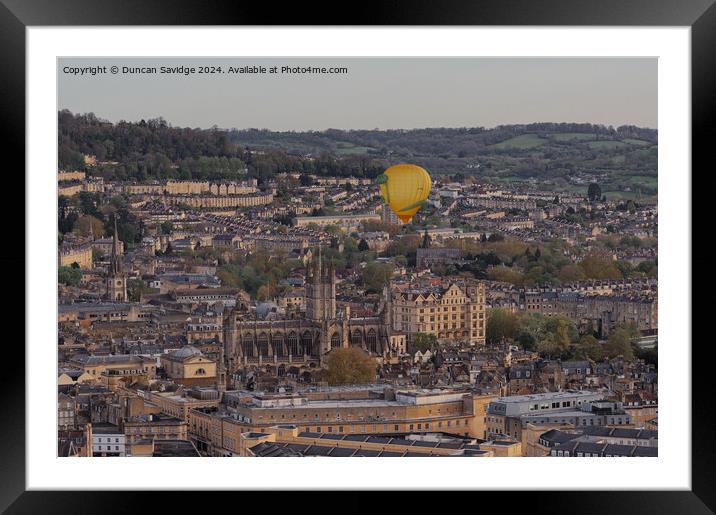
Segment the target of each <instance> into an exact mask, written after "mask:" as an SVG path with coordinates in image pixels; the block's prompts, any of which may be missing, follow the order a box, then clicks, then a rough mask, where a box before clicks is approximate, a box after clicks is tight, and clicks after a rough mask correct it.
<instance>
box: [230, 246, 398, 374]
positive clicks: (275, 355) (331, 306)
mask: <svg viewBox="0 0 716 515" xmlns="http://www.w3.org/2000/svg"><path fill="white" fill-rule="evenodd" d="M304 304H305V306H306V312H305V316H301V315H300V314H299V313H296V312H295V311H293V312H290V313H289V314H287V315H285V316H283V317H279V318H272V319H271V320H258V319H257V318H256V317H255V316H253V315H252V314H251V313H250V312H249V310H248V307H247V306H246V305H245V303H239V304H238V305H237V306H236V307H235V308H234V309H233V310H231V311H227V315H226V317H225V319H224V331H225V333H224V341H225V349H226V358H227V360H228V364H229V365H230V368H233V369H236V368H238V367H239V366H241V365H245V364H248V363H275V364H278V363H283V364H288V363H295V362H296V363H297V362H304V363H309V362H310V363H314V364H319V363H320V361H321V359H322V358H323V357H324V356H325V355H326V354H327V353H328V352H330V351H331V350H332V349H335V348H339V347H351V346H352V347H359V348H362V349H363V350H365V351H366V352H368V353H370V354H371V355H373V356H376V357H379V356H386V355H388V354H397V353H398V352H400V350H401V349H400V348H399V347H400V342H399V341H398V340H399V339H396V338H393V336H396V335H395V334H393V333H394V332H393V331H392V330H391V325H390V322H389V318H388V317H389V316H390V309H389V306H390V302H385V301H384V302H383V303H382V304H381V306H380V308H379V310H378V313H376V315H375V316H367V317H366V316H360V317H354V316H351V312H350V308H348V307H346V308H345V309H343V310H341V311H338V309H337V307H336V306H337V305H336V277H335V270H334V268H333V266H332V265H328V264H326V263H324V262H323V261H322V258H321V253H320V251H319V253H318V256H317V258H316V259H314V260H313V264H312V266H311V268H310V270H309V272H308V277H307V280H306V284H305V298H304ZM403 347H404V345H403Z"/></svg>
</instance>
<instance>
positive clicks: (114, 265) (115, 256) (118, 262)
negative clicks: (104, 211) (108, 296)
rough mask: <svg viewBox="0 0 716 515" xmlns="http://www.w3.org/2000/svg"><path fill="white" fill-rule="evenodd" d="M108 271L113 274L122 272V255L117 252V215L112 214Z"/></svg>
mask: <svg viewBox="0 0 716 515" xmlns="http://www.w3.org/2000/svg"><path fill="white" fill-rule="evenodd" d="M109 267H110V271H111V273H112V274H113V275H119V274H121V273H122V257H121V254H120V252H119V239H118V237H117V215H116V214H115V215H114V235H113V236H112V256H111V259H110V262H109Z"/></svg>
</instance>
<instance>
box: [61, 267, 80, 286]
mask: <svg viewBox="0 0 716 515" xmlns="http://www.w3.org/2000/svg"><path fill="white" fill-rule="evenodd" d="M81 279H82V272H81V271H80V269H79V268H74V267H72V266H61V267H59V268H58V269H57V282H59V283H60V284H64V285H66V286H77V285H78V284H80V280H81Z"/></svg>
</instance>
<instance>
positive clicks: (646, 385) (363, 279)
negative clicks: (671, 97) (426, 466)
mask: <svg viewBox="0 0 716 515" xmlns="http://www.w3.org/2000/svg"><path fill="white" fill-rule="evenodd" d="M656 106H657V60H656V59H652V58H579V59H577V58H549V59H546V58H544V59H538V58H499V59H498V58H494V59H488V58H383V59H380V58H310V59H309V58H286V59H280V58H250V59H249V58H196V57H194V58H186V59H184V58H175V57H173V58H143V59H139V58H137V59H135V58H62V59H59V60H58V113H57V123H58V126H57V131H58V133H57V138H58V156H57V170H56V175H57V179H56V180H57V243H58V248H57V261H58V264H57V266H58V268H57V281H58V287H57V288H58V289H57V296H58V311H57V317H58V318H57V331H58V332H57V456H59V457H247V458H262V457H441V456H442V457H475V458H477V457H484V458H492V457H545V458H556V457H591V458H597V457H655V456H657V455H658V244H657V243H658V237H657V233H658V229H657V226H658V180H657V179H658V128H657V109H656ZM46 391H47V389H46ZM52 395H54V393H53V394H52ZM662 451H664V449H662ZM282 463H283V462H282ZM351 463H353V462H351ZM451 463H452V462H451ZM486 463H490V462H486ZM492 463H494V462H492ZM510 463H512V462H510Z"/></svg>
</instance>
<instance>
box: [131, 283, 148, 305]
mask: <svg viewBox="0 0 716 515" xmlns="http://www.w3.org/2000/svg"><path fill="white" fill-rule="evenodd" d="M148 291H149V287H148V286H147V285H146V284H144V281H142V280H141V279H136V278H131V279H128V280H127V297H129V301H130V302H139V301H140V300H141V298H142V294H143V293H147V292H148Z"/></svg>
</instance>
